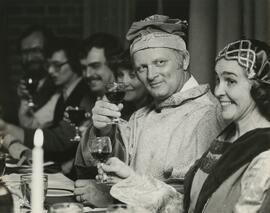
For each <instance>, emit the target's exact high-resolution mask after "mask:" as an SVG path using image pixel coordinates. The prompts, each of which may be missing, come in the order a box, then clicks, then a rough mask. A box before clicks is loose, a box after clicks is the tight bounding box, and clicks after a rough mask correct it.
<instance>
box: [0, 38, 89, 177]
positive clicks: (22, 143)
mask: <svg viewBox="0 0 270 213" xmlns="http://www.w3.org/2000/svg"><path fill="white" fill-rule="evenodd" d="M80 45H81V44H80V42H79V41H78V40H75V39H71V38H65V37H61V38H55V39H54V40H53V42H51V45H50V47H49V49H48V61H47V63H46V65H47V66H46V67H47V70H48V74H49V75H50V77H51V79H52V81H53V83H54V84H55V85H56V86H57V92H56V93H55V94H54V95H53V96H52V97H51V98H50V100H49V101H48V102H47V103H46V104H45V105H44V106H43V108H46V106H47V104H51V105H54V108H53V109H52V110H51V113H49V111H48V110H47V114H46V116H48V117H49V116H51V117H52V118H51V122H50V125H48V126H47V127H46V128H42V130H43V133H44V145H43V148H44V152H45V159H47V160H53V161H56V162H59V163H60V164H62V165H65V163H66V162H70V161H71V166H72V162H73V161H72V159H73V158H74V156H75V152H76V149H77V145H78V142H75V141H74V142H72V141H70V139H72V138H73V137H74V132H75V131H74V127H73V126H71V125H70V123H69V122H66V121H63V116H64V112H65V109H66V107H68V106H72V107H76V106H78V107H81V108H83V109H84V110H85V111H90V107H91V106H92V105H93V104H94V103H93V101H94V99H93V98H92V95H91V92H90V90H89V87H88V85H87V84H86V83H85V81H83V79H82V77H81V72H82V69H81V63H80ZM52 102H53V103H52ZM45 111H46V110H45ZM0 129H1V133H0V134H4V135H5V134H6V135H12V136H13V137H11V138H8V137H5V139H4V141H5V142H6V144H7V145H6V147H7V148H8V149H9V151H11V147H10V146H13V148H12V150H14V151H15V152H17V154H15V155H16V156H13V157H16V158H20V157H21V156H22V154H23V151H24V150H27V147H28V148H32V147H33V138H34V132H35V129H30V128H21V127H17V126H14V125H12V124H8V123H4V121H2V120H1V124H0ZM14 138H15V139H17V140H16V142H18V143H14ZM8 141H10V142H11V143H10V144H11V145H8ZM22 147H24V148H22ZM71 166H68V168H69V169H70V168H71ZM65 168H66V167H65ZM65 168H64V170H65ZM62 169H63V167H62ZM66 170H67V171H64V172H66V173H69V172H70V171H68V169H66Z"/></svg>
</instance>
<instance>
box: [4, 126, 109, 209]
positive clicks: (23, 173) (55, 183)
mask: <svg viewBox="0 0 270 213" xmlns="http://www.w3.org/2000/svg"><path fill="white" fill-rule="evenodd" d="M43 139H44V138H43V132H42V130H40V129H38V130H36V132H35V136H34V148H33V149H32V162H31V163H30V164H29V162H27V161H25V162H23V161H22V160H21V159H19V160H18V159H17V160H16V159H13V158H12V157H11V156H10V155H9V154H8V153H3V152H1V160H0V168H1V171H0V172H1V174H0V184H1V185H0V186H1V187H0V208H1V204H2V207H3V206H4V205H7V208H9V206H8V205H10V206H12V205H13V207H11V208H13V211H11V212H14V213H28V212H32V213H40V212H51V213H57V212H58V213H60V212H65V213H68V212H72V213H77V212H78V213H81V212H106V209H105V208H90V207H88V206H87V207H84V206H83V205H82V204H81V203H78V202H76V200H75V196H74V193H73V192H74V181H73V180H71V179H69V178H68V177H66V176H65V175H64V174H63V173H61V169H60V166H59V165H57V164H56V163H54V162H44V158H43V156H44V154H43V149H42V145H43ZM5 188H7V189H8V190H6V191H8V192H9V194H10V193H11V196H12V200H13V201H10V204H8V203H9V202H7V201H6V200H5V199H7V198H8V196H6V197H5V190H4V189H5ZM1 197H5V198H4V200H3V199H2V200H1ZM7 200H8V199H7ZM12 203H13V204H12ZM0 210H1V209H0ZM1 211H2V210H1ZM1 211H0V212H1ZM4 211H6V210H4Z"/></svg>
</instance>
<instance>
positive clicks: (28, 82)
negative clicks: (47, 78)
mask: <svg viewBox="0 0 270 213" xmlns="http://www.w3.org/2000/svg"><path fill="white" fill-rule="evenodd" d="M24 81H25V87H26V89H27V90H28V92H29V97H28V106H29V107H31V108H33V107H34V106H35V104H34V102H33V98H32V97H33V95H34V94H35V93H36V91H37V86H38V80H37V79H35V78H33V77H31V76H30V75H27V74H25V76H24Z"/></svg>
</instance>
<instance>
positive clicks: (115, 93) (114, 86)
mask: <svg viewBox="0 0 270 213" xmlns="http://www.w3.org/2000/svg"><path fill="white" fill-rule="evenodd" d="M125 92H126V85H125V84H124V83H123V82H112V83H108V84H106V86H105V94H106V97H107V98H108V100H109V101H110V102H111V103H113V104H116V105H117V104H119V103H121V102H122V101H123V98H124V97H125ZM118 123H119V118H112V121H111V124H118Z"/></svg>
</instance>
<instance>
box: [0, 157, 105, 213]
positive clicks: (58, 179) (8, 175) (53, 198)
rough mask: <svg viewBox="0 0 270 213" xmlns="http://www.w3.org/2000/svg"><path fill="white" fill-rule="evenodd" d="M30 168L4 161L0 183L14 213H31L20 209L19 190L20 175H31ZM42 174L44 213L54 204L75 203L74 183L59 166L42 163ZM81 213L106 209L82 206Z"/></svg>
mask: <svg viewBox="0 0 270 213" xmlns="http://www.w3.org/2000/svg"><path fill="white" fill-rule="evenodd" d="M31 170H32V168H31V166H29V165H21V166H17V163H16V162H15V161H14V159H11V158H8V159H7V160H6V169H5V174H4V175H3V176H2V177H1V181H2V182H3V183H4V184H5V185H6V186H7V187H8V189H9V190H10V192H11V194H12V197H13V205H14V213H31V209H30V208H27V207H22V205H21V202H22V199H23V198H22V193H21V188H20V184H21V183H20V176H21V175H22V174H28V173H31ZM44 174H46V175H48V187H47V193H46V197H45V201H44V213H46V212H49V211H48V209H49V208H50V206H51V205H53V204H54V203H62V202H77V201H76V199H75V196H74V194H73V191H74V181H73V180H71V179H69V178H68V177H67V176H65V175H64V174H63V173H61V172H60V166H59V165H57V164H56V163H54V162H45V163H44ZM83 212H87V213H88V212H89V213H105V212H106V208H94V207H89V206H84V208H83Z"/></svg>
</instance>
